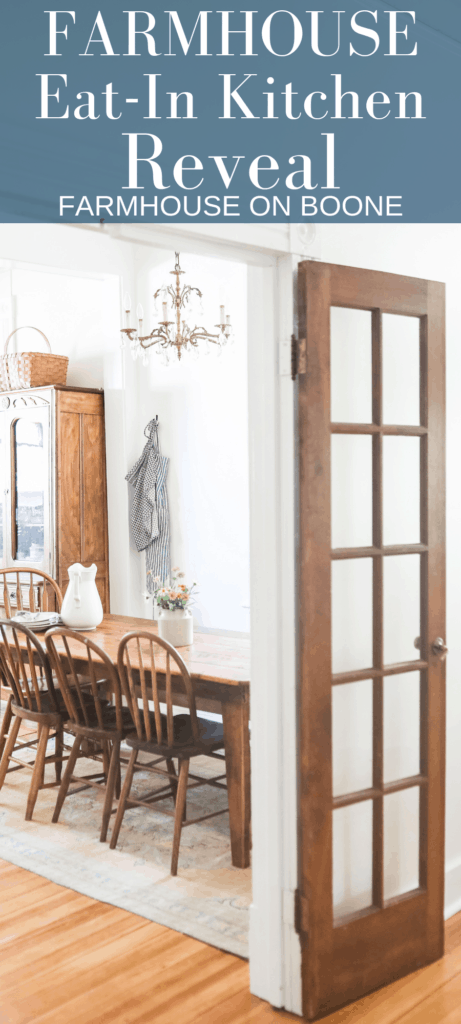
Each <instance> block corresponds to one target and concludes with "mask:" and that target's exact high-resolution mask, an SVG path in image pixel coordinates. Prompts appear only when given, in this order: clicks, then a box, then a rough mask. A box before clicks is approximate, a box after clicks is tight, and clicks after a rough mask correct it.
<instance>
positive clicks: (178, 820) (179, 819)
mask: <svg viewBox="0 0 461 1024" xmlns="http://www.w3.org/2000/svg"><path fill="white" fill-rule="evenodd" d="M188 778H189V758H184V760H183V761H180V767H179V782H178V793H177V797H176V814H175V816H174V836H173V853H172V855H171V874H172V875H177V874H178V857H179V844H180V842H181V831H182V823H183V821H184V808H185V806H186V795H187V780H188Z"/></svg>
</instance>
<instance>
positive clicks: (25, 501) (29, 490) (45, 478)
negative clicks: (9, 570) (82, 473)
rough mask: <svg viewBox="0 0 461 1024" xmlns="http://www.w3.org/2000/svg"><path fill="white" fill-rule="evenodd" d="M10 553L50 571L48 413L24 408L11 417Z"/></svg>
mask: <svg viewBox="0 0 461 1024" xmlns="http://www.w3.org/2000/svg"><path fill="white" fill-rule="evenodd" d="M10 443H11V556H12V559H13V561H16V562H21V563H23V564H31V565H35V566H36V567H37V568H38V567H42V568H44V569H45V570H47V571H49V550H50V548H49V514H50V466H49V413H48V409H31V410H30V411H29V410H27V411H24V413H21V414H20V415H18V416H15V417H14V418H12V420H11V427H10Z"/></svg>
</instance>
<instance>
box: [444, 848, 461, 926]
mask: <svg viewBox="0 0 461 1024" xmlns="http://www.w3.org/2000/svg"><path fill="white" fill-rule="evenodd" d="M460 910H461V860H459V861H455V862H452V863H451V864H447V866H446V868H445V910H444V918H445V920H447V919H448V918H449V917H453V915H454V914H457V913H458V912H459V911H460Z"/></svg>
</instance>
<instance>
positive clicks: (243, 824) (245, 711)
mask: <svg viewBox="0 0 461 1024" xmlns="http://www.w3.org/2000/svg"><path fill="white" fill-rule="evenodd" d="M222 716H223V726H224V746H225V753H226V775H227V790H228V797H229V821H230V834H231V849H232V863H233V865H234V867H235V868H248V867H249V865H250V846H251V842H250V821H251V802H250V781H251V780H250V732H249V728H248V723H249V702H248V700H247V699H244V700H242V703H239V704H234V703H232V704H231V703H229V704H228V703H227V702H224V701H223V704H222Z"/></svg>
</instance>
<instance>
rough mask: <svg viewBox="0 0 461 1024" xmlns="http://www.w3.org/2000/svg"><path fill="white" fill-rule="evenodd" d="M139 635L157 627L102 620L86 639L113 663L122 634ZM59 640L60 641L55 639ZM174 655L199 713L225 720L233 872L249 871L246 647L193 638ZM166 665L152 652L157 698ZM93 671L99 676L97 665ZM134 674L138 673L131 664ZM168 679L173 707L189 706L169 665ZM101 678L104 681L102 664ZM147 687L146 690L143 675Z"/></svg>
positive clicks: (242, 642) (82, 667)
mask: <svg viewBox="0 0 461 1024" xmlns="http://www.w3.org/2000/svg"><path fill="white" fill-rule="evenodd" d="M140 629H143V630H148V631H149V632H153V633H157V624H156V622H154V621H153V620H152V619H138V618H132V617H131V616H129V615H104V618H103V621H102V623H101V625H100V626H98V627H97V628H96V629H94V630H91V631H89V632H88V637H89V638H91V640H93V641H94V643H96V644H98V646H99V647H102V648H103V650H104V651H105V652H106V654H108V655H109V657H110V658H112V660H113V661H114V662H115V663H116V662H117V652H118V646H119V643H120V640H121V639H122V637H123V636H125V634H126V633H130V632H131V631H133V630H140ZM83 635H86V634H83ZM57 640H58V641H59V638H57ZM58 646H59V643H58ZM69 647H70V650H71V653H72V655H73V656H75V660H76V663H77V671H79V672H81V673H82V675H85V674H86V669H87V664H88V662H87V658H86V654H85V648H84V645H82V644H79V643H78V641H72V640H70V641H69ZM178 654H180V655H181V658H182V659H183V661H184V662H185V664H186V665H187V668H188V670H189V673H190V675H191V677H192V680H193V683H194V688H195V695H196V703H197V710H198V711H199V712H200V711H205V712H207V711H208V712H212V713H214V714H220V715H222V718H223V727H224V749H225V755H226V776H227V788H228V800H229V825H230V839H231V852H232V864H233V865H234V867H237V868H247V867H248V866H249V864H250V845H251V840H250V835H251V833H250V733H249V709H250V641H249V639H246V638H240V637H230V636H222V635H219V634H215V633H200V632H194V642H193V644H191V645H190V646H187V647H180V648H178ZM164 660H165V659H164V655H163V653H162V651H161V650H160V648H159V650H158V657H157V652H156V667H157V670H158V683H159V693H160V696H161V693H162V661H163V663H164ZM94 665H95V669H96V675H98V674H99V670H98V667H97V661H96V660H94ZM133 669H134V670H135V669H136V664H135V662H134V661H133ZM171 674H172V694H173V699H174V704H175V705H176V706H178V707H184V706H187V698H186V695H185V693H184V689H183V683H182V678H181V676H180V674H179V672H178V674H176V673H175V663H174V661H173V659H171ZM100 678H104V668H103V663H102V662H101V675H100ZM146 682H147V684H148V686H149V673H148V671H147V669H146Z"/></svg>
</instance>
